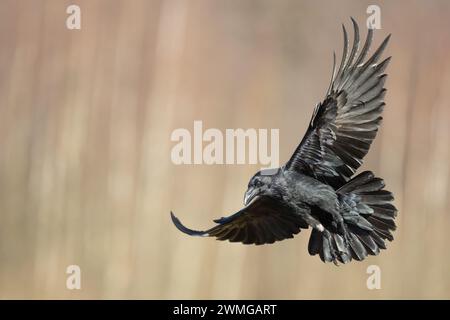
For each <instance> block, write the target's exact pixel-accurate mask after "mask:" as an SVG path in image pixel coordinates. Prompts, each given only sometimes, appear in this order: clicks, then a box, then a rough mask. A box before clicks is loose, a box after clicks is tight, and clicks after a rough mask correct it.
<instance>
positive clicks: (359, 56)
mask: <svg viewBox="0 0 450 320" xmlns="http://www.w3.org/2000/svg"><path fill="white" fill-rule="evenodd" d="M351 20H352V24H353V29H354V38H353V46H352V48H351V50H349V46H348V35H347V31H346V29H345V26H344V25H343V33H344V49H343V54H342V59H341V63H340V65H339V68H338V69H337V71H336V56H335V55H334V65H333V72H332V78H331V83H330V86H329V88H328V90H327V94H326V98H325V99H324V101H323V102H322V103H319V104H318V105H317V106H316V108H315V109H314V113H313V116H312V119H311V122H310V123H309V127H308V130H307V131H306V134H305V136H304V137H303V139H302V141H301V143H300V144H299V146H298V147H297V149H296V150H295V152H294V154H293V155H292V157H291V159H290V160H289V161H288V162H287V163H286V164H285V165H284V166H282V167H280V168H278V169H276V170H274V171H271V172H269V171H266V170H263V171H260V172H258V173H256V174H255V175H254V176H253V177H252V178H251V180H250V182H249V184H248V190H247V192H246V193H245V198H244V205H245V207H244V208H243V209H241V210H240V211H239V212H237V213H235V214H233V215H231V216H229V217H224V218H220V219H217V220H214V222H216V223H217V225H216V226H214V227H212V228H211V229H209V230H206V231H195V230H191V229H188V228H186V227H185V226H184V225H182V224H181V222H180V221H179V220H178V218H176V217H175V216H174V214H173V213H172V212H171V217H172V221H173V223H174V224H175V226H176V227H177V228H178V229H179V230H181V231H182V232H184V233H187V234H188V235H192V236H209V237H216V238H217V239H218V240H229V241H231V242H242V243H244V244H257V245H259V244H266V243H274V242H275V241H280V240H283V239H286V238H292V237H293V235H295V234H297V233H299V232H300V229H301V228H308V227H309V226H311V227H312V232H311V236H310V239H309V244H308V251H309V253H310V254H311V255H316V254H319V256H320V258H321V259H322V261H324V262H331V261H332V262H334V263H335V264H338V263H339V262H341V263H347V262H349V261H351V260H352V259H355V260H359V261H361V260H363V259H364V258H365V257H367V255H377V254H378V253H379V252H380V249H385V248H386V245H385V240H386V239H387V240H389V241H392V240H393V236H392V234H391V230H395V227H396V226H395V222H394V219H395V217H396V216H397V209H396V208H395V207H394V206H393V205H392V204H391V202H392V201H393V199H394V198H393V195H392V193H391V192H389V191H386V190H384V186H385V185H384V182H383V180H382V179H381V178H377V177H375V176H374V174H373V173H372V172H370V171H365V172H362V173H360V174H358V175H356V176H355V177H353V175H354V174H355V171H356V170H357V169H358V168H359V167H360V166H361V164H362V159H363V157H364V156H365V155H366V154H367V152H368V151H369V148H370V145H371V143H372V141H373V140H374V138H375V136H376V133H377V131H378V127H379V125H380V123H381V119H382V117H381V113H382V111H383V107H384V105H385V103H384V101H383V100H384V96H385V93H386V89H385V88H384V87H383V86H384V83H385V80H386V74H384V70H385V69H386V67H387V65H388V63H389V60H390V57H389V58H386V59H384V60H382V61H381V62H379V61H380V57H381V55H382V53H383V50H384V49H385V48H386V46H387V44H388V41H389V38H390V35H389V36H388V37H387V38H386V39H385V40H384V41H383V42H382V43H381V45H380V47H379V48H378V49H377V50H376V51H375V53H373V55H372V56H371V57H369V58H368V59H367V60H366V56H367V53H368V51H369V47H370V45H371V42H372V38H373V30H372V29H369V30H368V33H367V38H366V40H365V43H364V45H363V47H362V49H361V50H360V51H359V45H360V41H359V28H358V24H357V23H356V22H355V20H354V19H353V18H352V19H351ZM358 51H359V52H358Z"/></svg>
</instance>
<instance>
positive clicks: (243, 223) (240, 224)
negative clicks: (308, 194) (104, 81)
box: [171, 197, 308, 245]
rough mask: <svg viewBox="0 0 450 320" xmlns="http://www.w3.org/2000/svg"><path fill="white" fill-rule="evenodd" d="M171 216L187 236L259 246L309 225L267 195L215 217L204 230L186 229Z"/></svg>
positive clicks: (290, 234)
mask: <svg viewBox="0 0 450 320" xmlns="http://www.w3.org/2000/svg"><path fill="white" fill-rule="evenodd" d="M171 216H172V221H173V223H174V224H175V226H176V227H177V228H178V229H179V230H180V231H182V232H184V233H186V234H188V235H191V236H209V237H216V238H217V240H228V241H230V242H242V243H244V244H257V245H259V244H266V243H274V242H275V241H281V240H284V239H288V238H293V236H294V235H295V234H297V233H299V232H300V229H301V228H307V227H308V225H307V223H306V222H305V221H303V219H302V218H301V217H300V216H299V215H298V214H294V213H292V212H291V211H290V210H289V209H288V208H287V207H286V206H284V205H282V204H281V203H279V202H277V201H276V200H274V199H272V198H269V197H260V198H258V199H257V200H255V201H253V202H252V203H251V204H250V205H248V206H247V207H245V208H243V209H242V210H240V211H239V212H237V213H235V214H233V215H231V216H229V217H224V218H220V219H216V220H214V221H215V222H216V223H217V225H216V226H214V227H212V228H211V229H208V230H206V231H196V230H192V229H189V228H187V227H185V226H184V225H183V224H182V223H181V222H180V220H179V219H178V218H177V217H175V215H174V214H173V213H171Z"/></svg>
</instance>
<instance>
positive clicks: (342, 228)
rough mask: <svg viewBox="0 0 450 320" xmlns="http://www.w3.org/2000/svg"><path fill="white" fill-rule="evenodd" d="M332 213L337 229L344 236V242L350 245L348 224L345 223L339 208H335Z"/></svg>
mask: <svg viewBox="0 0 450 320" xmlns="http://www.w3.org/2000/svg"><path fill="white" fill-rule="evenodd" d="M331 215H332V217H333V221H334V222H335V223H336V226H337V229H338V232H339V234H340V235H341V236H342V237H343V238H344V240H345V241H344V244H345V245H346V246H347V247H349V246H350V242H351V238H350V233H349V232H348V230H347V226H346V225H345V222H344V218H343V217H342V215H341V214H340V213H339V211H337V210H333V211H332V212H331Z"/></svg>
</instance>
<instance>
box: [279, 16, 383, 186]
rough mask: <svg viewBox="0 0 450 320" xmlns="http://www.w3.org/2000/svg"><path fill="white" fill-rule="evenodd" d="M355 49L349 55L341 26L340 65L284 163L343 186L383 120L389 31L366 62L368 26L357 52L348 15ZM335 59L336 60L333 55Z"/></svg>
mask: <svg viewBox="0 0 450 320" xmlns="http://www.w3.org/2000/svg"><path fill="white" fill-rule="evenodd" d="M352 23H353V28H354V40H353V47H352V48H351V51H350V53H349V48H348V36H347V31H346V29H345V26H343V32H344V50H343V54H342V60H341V63H340V66H339V69H338V70H337V72H336V73H335V64H336V63H335V64H334V66H333V76H332V78H331V83H330V86H329V89H328V91H327V96H326V98H325V100H324V101H323V102H322V103H320V104H319V105H317V107H316V108H315V109H314V113H313V116H312V119H311V122H310V124H309V128H308V130H307V132H306V134H305V136H304V138H303V140H302V142H301V143H300V145H299V146H298V147H297V149H296V150H295V152H294V154H293V155H292V157H291V159H290V160H289V161H288V163H287V164H286V166H285V168H286V169H288V170H295V171H299V172H307V173H308V174H310V175H312V176H314V177H316V178H317V179H319V180H322V181H324V182H327V183H328V184H330V185H332V186H334V187H335V188H337V187H339V186H342V185H343V184H344V183H345V182H346V181H348V179H349V178H350V177H351V176H352V175H353V174H354V173H355V171H356V169H357V168H358V167H359V166H361V164H362V159H363V157H364V156H365V155H366V154H367V152H368V151H369V148H370V145H371V143H372V141H373V139H374V138H375V136H376V133H377V131H378V127H379V125H380V122H381V119H382V117H381V113H382V111H383V107H384V105H385V103H384V101H383V100H384V96H385V93H386V89H385V88H384V87H383V86H384V83H385V80H386V74H384V73H383V72H384V70H385V69H386V67H387V65H388V63H389V60H390V57H389V58H387V59H385V60H383V61H381V62H379V59H380V56H381V55H382V53H383V51H384V49H385V48H386V46H387V44H388V41H389V38H390V35H389V36H388V37H387V38H386V39H385V40H384V41H383V42H382V44H381V45H380V47H379V48H378V49H377V50H376V51H375V53H374V54H373V55H372V56H371V57H370V58H368V59H367V60H366V61H364V59H365V58H366V55H367V53H368V51H369V47H370V44H371V42H372V38H373V30H372V29H369V31H368V34H367V38H366V41H365V44H364V46H363V48H362V50H361V52H360V53H359V54H358V49H359V28H358V25H357V23H356V22H355V20H354V19H353V18H352ZM334 62H336V58H335V56H334Z"/></svg>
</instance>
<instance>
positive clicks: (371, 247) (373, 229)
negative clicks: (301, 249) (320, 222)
mask: <svg viewBox="0 0 450 320" xmlns="http://www.w3.org/2000/svg"><path fill="white" fill-rule="evenodd" d="M384 186H385V184H384V181H383V180H382V179H381V178H377V177H375V176H374V174H373V173H372V172H370V171H365V172H363V173H361V174H359V175H357V176H355V177H354V178H353V179H351V180H350V181H348V182H347V183H346V184H345V185H343V186H342V187H341V188H339V189H338V190H337V191H336V193H337V194H338V198H339V201H340V213H341V215H342V218H343V220H344V224H345V227H346V229H347V231H348V237H347V238H346V239H343V236H342V234H341V233H340V232H339V231H338V228H337V226H336V223H334V222H333V221H329V222H328V223H326V224H324V226H325V229H326V230H325V231H324V232H320V231H318V230H316V229H313V231H312V233H311V237H310V239H309V245H308V251H309V253H310V254H311V255H316V254H319V256H320V258H321V259H322V261H324V262H331V261H333V262H335V263H336V262H341V263H346V262H349V261H351V260H352V259H355V260H358V261H361V260H364V259H365V258H366V257H367V256H368V255H378V254H379V253H380V250H381V249H386V244H385V241H386V240H389V241H392V240H393V239H394V237H393V236H392V234H391V231H393V230H395V228H396V225H395V221H394V220H395V217H396V216H397V209H396V208H395V207H394V205H393V204H392V203H391V202H392V201H393V200H394V197H393V195H392V193H391V192H389V191H387V190H384Z"/></svg>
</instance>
